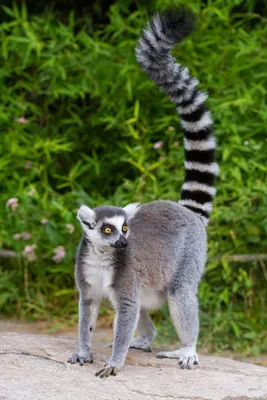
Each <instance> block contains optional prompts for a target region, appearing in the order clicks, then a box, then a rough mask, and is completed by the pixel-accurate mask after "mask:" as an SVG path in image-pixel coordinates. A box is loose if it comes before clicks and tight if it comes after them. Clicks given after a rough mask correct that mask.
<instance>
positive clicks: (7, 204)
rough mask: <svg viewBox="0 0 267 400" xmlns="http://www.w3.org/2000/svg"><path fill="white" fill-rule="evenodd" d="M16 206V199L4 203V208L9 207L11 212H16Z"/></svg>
mask: <svg viewBox="0 0 267 400" xmlns="http://www.w3.org/2000/svg"><path fill="white" fill-rule="evenodd" d="M18 206H19V199H17V197H11V198H10V199H8V200H7V202H6V207H10V208H11V210H16V208H17V207H18Z"/></svg>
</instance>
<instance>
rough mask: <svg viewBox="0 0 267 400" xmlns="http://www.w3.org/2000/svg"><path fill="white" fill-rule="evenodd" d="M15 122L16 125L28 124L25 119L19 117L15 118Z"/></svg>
mask: <svg viewBox="0 0 267 400" xmlns="http://www.w3.org/2000/svg"><path fill="white" fill-rule="evenodd" d="M15 121H16V122H17V123H18V124H28V122H29V120H28V119H26V118H25V117H19V118H15Z"/></svg>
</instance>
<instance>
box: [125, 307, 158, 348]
mask: <svg viewBox="0 0 267 400" xmlns="http://www.w3.org/2000/svg"><path fill="white" fill-rule="evenodd" d="M137 332H138V334H139V335H138V336H136V337H134V338H133V339H132V340H131V343H130V348H134V349H140V350H143V351H145V352H151V351H152V348H151V344H152V341H153V340H154V339H155V337H156V334H157V332H156V328H155V325H154V324H153V321H152V319H151V318H150V316H149V313H148V310H146V309H144V308H143V309H141V310H140V316H139V321H138V326H137Z"/></svg>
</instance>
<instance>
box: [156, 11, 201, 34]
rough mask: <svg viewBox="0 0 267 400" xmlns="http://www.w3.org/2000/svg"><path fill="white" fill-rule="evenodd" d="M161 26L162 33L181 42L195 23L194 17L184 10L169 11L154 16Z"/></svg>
mask: <svg viewBox="0 0 267 400" xmlns="http://www.w3.org/2000/svg"><path fill="white" fill-rule="evenodd" d="M155 18H159V19H160V22H161V26H162V33H163V34H164V35H165V36H166V37H169V38H171V39H174V38H175V39H176V40H181V39H183V38H185V37H186V36H188V35H189V34H190V33H191V32H192V30H193V28H194V23H195V15H194V14H193V13H191V12H190V11H187V10H184V9H182V10H181V9H171V10H168V11H164V12H162V13H159V14H156V16H155Z"/></svg>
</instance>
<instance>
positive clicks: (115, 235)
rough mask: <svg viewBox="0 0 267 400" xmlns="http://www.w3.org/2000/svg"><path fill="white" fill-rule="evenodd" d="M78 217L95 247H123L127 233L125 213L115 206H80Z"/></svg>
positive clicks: (126, 242) (126, 243)
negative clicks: (92, 207)
mask: <svg viewBox="0 0 267 400" xmlns="http://www.w3.org/2000/svg"><path fill="white" fill-rule="evenodd" d="M78 219H79V221H80V222H81V226H82V228H83V230H84V233H85V234H86V236H87V237H88V239H89V240H90V242H91V243H92V245H93V246H96V247H97V248H101V247H104V248H107V247H109V248H116V249H124V248H125V247H127V245H128V241H127V237H128V235H129V232H128V225H127V214H126V213H125V212H124V211H123V209H121V208H117V207H98V208H96V209H94V210H92V209H90V208H88V207H87V206H81V207H80V209H79V211H78Z"/></svg>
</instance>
